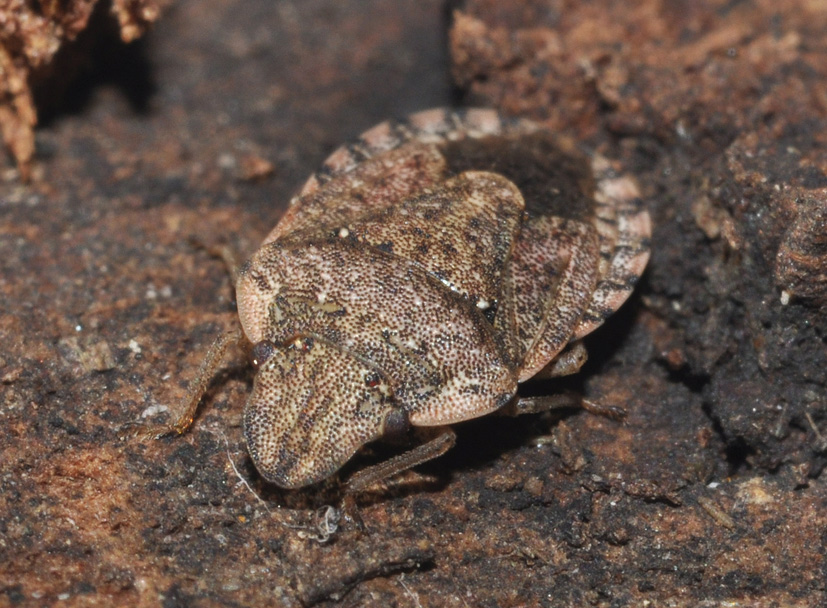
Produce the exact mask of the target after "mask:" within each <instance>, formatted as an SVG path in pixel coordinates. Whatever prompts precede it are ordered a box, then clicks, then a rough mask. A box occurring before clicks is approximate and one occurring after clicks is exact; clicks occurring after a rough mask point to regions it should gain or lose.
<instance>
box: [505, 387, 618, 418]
mask: <svg viewBox="0 0 827 608" xmlns="http://www.w3.org/2000/svg"><path fill="white" fill-rule="evenodd" d="M572 408H580V409H583V410H586V411H587V412H589V413H590V414H594V415H596V416H603V417H605V418H611V419H612V420H623V419H624V418H625V417H626V410H624V409H623V408H622V407H620V406H617V405H602V404H599V403H595V402H593V401H588V400H587V399H583V398H582V397H581V396H579V395H576V394H574V393H568V392H566V393H557V394H554V395H541V396H537V397H521V398H520V399H516V400H514V401H512V402H511V403H509V404H508V405H507V406H506V407H505V408H503V409H502V410H500V412H502V414H503V415H505V416H522V415H523V414H538V413H541V412H549V411H552V410H563V409H572Z"/></svg>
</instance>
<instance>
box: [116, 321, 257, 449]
mask: <svg viewBox="0 0 827 608" xmlns="http://www.w3.org/2000/svg"><path fill="white" fill-rule="evenodd" d="M243 336H244V334H243V332H242V331H241V329H233V330H230V331H227V332H224V333H223V334H221V335H220V336H218V338H216V340H215V342H213V343H212V346H210V349H209V350H208V351H207V354H206V356H205V357H204V360H203V361H202V362H201V367H199V369H198V373H196V375H195V377H194V378H193V379H192V380H191V381H190V383H189V386H188V387H187V396H186V397H185V398H184V399H183V400H182V401H181V403H180V404H179V405H178V406H177V407H176V408H175V410H174V411H175V412H177V414H178V415H177V416H176V417H175V418H173V420H172V421H171V422H168V423H166V424H158V425H147V424H142V423H137V424H134V425H127V426H132V427H133V428H134V427H137V428H135V431H136V434H138V435H141V436H144V437H148V438H149V437H154V438H158V437H162V436H164V435H168V434H170V433H176V434H178V435H182V434H184V433H185V432H186V431H187V429H188V428H189V427H191V426H192V423H193V422H194V420H195V412H196V411H197V410H198V404H199V403H201V398H202V397H203V396H204V394H205V393H206V392H207V388H208V387H209V384H210V382H211V381H212V379H213V378H214V377H215V373H216V371H218V368H219V367H220V366H221V363H222V361H223V359H224V354H225V353H226V352H227V349H228V348H229V347H230V346H232V345H234V344H238V343H239V342H241V340H242V339H243Z"/></svg>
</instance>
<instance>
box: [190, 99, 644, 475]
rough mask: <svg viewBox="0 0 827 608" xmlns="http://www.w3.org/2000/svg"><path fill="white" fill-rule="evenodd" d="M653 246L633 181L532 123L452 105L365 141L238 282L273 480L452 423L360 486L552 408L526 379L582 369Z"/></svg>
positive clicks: (254, 444)
mask: <svg viewBox="0 0 827 608" xmlns="http://www.w3.org/2000/svg"><path fill="white" fill-rule="evenodd" d="M649 237H650V220H649V215H648V213H647V212H646V210H645V209H644V208H643V206H642V204H641V200H640V196H639V193H638V189H637V187H636V185H635V182H634V181H633V180H632V179H631V178H630V177H627V176H622V175H618V174H617V173H616V172H615V170H614V168H613V167H612V166H611V164H610V163H609V162H608V161H607V160H606V159H604V158H602V157H600V156H593V157H591V158H588V157H586V156H584V155H583V154H581V153H579V152H578V151H577V149H576V146H575V145H574V144H573V143H572V142H571V141H570V140H568V139H566V138H561V137H555V136H554V135H552V134H550V133H548V132H547V131H545V130H543V129H542V128H540V127H539V126H538V125H536V124H535V123H531V122H528V121H524V120H512V119H507V118H504V117H502V116H500V115H499V114H498V113H496V112H495V111H492V110H482V109H469V110H463V111H453V110H444V109H436V110H429V111H425V112H420V113H418V114H414V115H412V116H410V117H409V118H407V119H406V120H402V121H395V122H385V123H382V124H380V125H378V126H376V127H374V128H372V129H370V130H369V131H367V132H365V133H363V134H362V135H361V136H360V137H359V138H358V139H357V140H356V141H355V142H354V143H352V144H349V145H346V146H344V147H342V148H340V149H338V150H337V151H336V152H334V153H333V154H332V155H331V156H330V157H329V158H328V159H327V160H326V161H325V163H324V165H323V167H322V169H321V170H320V171H319V172H317V173H316V174H315V175H313V176H312V177H310V179H309V180H308V181H307V182H306V183H305V185H304V187H303V188H302V189H301V191H300V193H299V194H298V195H297V196H296V197H294V198H293V200H292V201H291V202H290V207H289V209H288V210H287V212H286V213H285V215H284V217H283V218H282V219H281V221H280V222H279V223H278V224H277V225H276V227H275V228H274V229H273V231H272V232H271V233H270V234H269V235H268V236H267V238H266V239H265V241H264V243H263V244H262V246H261V248H260V249H259V250H258V251H257V252H256V253H255V254H254V255H253V257H252V258H251V259H250V260H249V261H248V262H247V263H246V264H244V265H243V267H242V268H241V271H240V273H239V278H238V283H237V286H236V292H237V299H238V313H239V317H240V320H241V325H242V328H243V332H244V335H245V336H246V338H247V339H248V340H249V341H250V342H251V343H252V344H253V345H254V347H253V351H252V352H253V357H252V359H253V364H254V365H255V367H256V368H257V374H256V377H255V382H254V386H253V391H252V394H251V395H250V398H249V401H248V402H247V406H246V408H245V412H244V434H245V437H246V440H247V445H248V448H249V452H250V454H251V456H252V459H253V461H254V462H255V465H256V467H257V468H258V470H259V471H260V473H261V474H262V475H263V476H264V478H265V479H267V480H269V481H271V482H274V483H276V484H278V485H279V486H282V487H286V488H296V487H301V486H305V485H308V484H312V483H315V482H318V481H320V480H323V479H325V478H327V477H328V476H330V475H331V474H333V473H334V472H335V471H337V470H338V469H339V468H340V467H341V466H342V465H343V464H344V463H345V462H346V461H347V460H348V459H350V457H351V456H353V454H354V453H355V452H356V451H357V450H359V448H361V447H362V446H363V445H365V444H366V443H368V442H371V441H373V440H375V439H378V438H380V437H383V436H384V435H388V434H399V433H400V432H404V431H405V430H407V429H408V428H409V427H410V426H414V427H440V432H436V433H434V435H435V436H436V438H435V439H433V440H432V441H430V442H427V443H424V444H423V445H421V446H420V447H419V448H416V449H415V450H413V451H412V452H409V453H407V454H405V455H402V456H400V457H397V458H395V459H392V460H391V461H389V462H388V463H387V464H385V465H378V466H377V467H375V469H374V470H373V471H372V472H371V473H370V474H368V475H364V474H362V475H361V476H360V474H357V475H356V476H355V479H354V480H353V481H352V483H351V486H352V487H356V488H360V487H363V486H364V485H365V483H366V482H367V481H368V480H370V479H376V478H378V477H382V476H386V475H388V474H393V473H395V472H398V471H401V470H404V469H406V468H409V467H410V466H413V465H415V464H417V463H419V462H422V461H424V460H427V459H429V458H432V457H434V456H437V455H439V454H441V453H443V452H444V451H445V450H447V449H448V448H449V447H451V445H453V437H454V435H453V433H452V432H451V431H450V429H447V428H445V429H444V432H442V430H441V427H446V425H451V424H454V423H457V422H461V421H463V420H468V419H471V418H476V417H479V416H483V415H485V414H489V413H491V412H495V411H498V410H499V411H503V410H508V411H512V412H514V413H519V412H521V411H523V410H530V411H536V410H537V409H541V408H542V407H543V405H542V400H539V401H538V400H537V399H536V398H535V399H533V400H525V399H520V398H519V397H518V396H517V387H518V384H519V383H521V382H524V381H526V380H528V379H529V378H532V377H535V376H537V375H544V376H556V375H565V374H570V373H573V372H575V371H577V369H579V367H580V366H581V365H582V363H583V361H584V360H585V351H584V349H583V347H582V344H581V342H580V339H581V338H582V337H583V336H585V335H586V334H588V333H590V332H591V331H592V330H594V329H595V328H597V327H598V326H599V325H600V324H601V323H603V321H604V320H605V319H606V318H607V317H608V316H609V315H610V314H611V313H612V312H613V311H615V310H616V309H617V308H618V307H619V306H620V305H621V304H622V303H623V302H624V301H625V300H626V298H627V297H628V295H629V294H630V293H631V291H632V288H633V286H634V284H635V282H636V281H637V280H638V278H639V277H640V275H641V273H642V272H643V269H644V267H645V266H646V263H647V260H648V257H649ZM222 350H223V348H222V347H219V348H217V349H214V351H213V353H212V354H211V356H212V358H213V360H217V358H218V357H220V352H221V351H222ZM216 353H218V354H216ZM207 367H209V365H207ZM202 384H203V382H202ZM199 396H200V395H199ZM195 403H197V399H196V400H195ZM538 403H539V406H538ZM193 411H194V405H193V407H192V408H190V411H189V412H188V417H187V415H184V416H182V418H181V419H180V420H179V422H178V423H177V424H178V426H177V427H176V428H177V429H178V430H179V431H181V430H182V429H183V428H186V426H188V425H189V424H190V423H191V420H192V413H193Z"/></svg>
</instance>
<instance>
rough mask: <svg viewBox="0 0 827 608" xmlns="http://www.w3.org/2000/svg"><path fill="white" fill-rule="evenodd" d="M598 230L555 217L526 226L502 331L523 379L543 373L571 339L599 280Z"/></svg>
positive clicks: (510, 269)
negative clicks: (541, 371) (543, 369)
mask: <svg viewBox="0 0 827 608" xmlns="http://www.w3.org/2000/svg"><path fill="white" fill-rule="evenodd" d="M597 253H598V237H597V233H596V231H595V230H594V228H593V227H592V226H591V225H589V224H586V223H583V222H579V221H577V220H567V219H563V218H560V217H556V216H539V217H535V218H532V219H531V220H530V221H529V222H527V223H526V224H525V225H524V226H523V231H522V233H521V234H520V238H519V239H518V240H517V242H516V244H515V248H514V252H513V254H512V257H511V261H510V263H509V266H508V277H507V280H506V289H507V290H508V291H509V293H508V295H507V297H504V298H503V304H502V306H501V308H500V311H499V312H498V315H497V320H496V326H497V329H498V330H499V333H500V334H501V335H503V336H505V338H506V339H507V340H508V341H509V344H508V346H509V351H510V353H511V355H512V357H513V358H514V359H515V360H516V361H517V362H518V363H519V381H520V382H523V381H525V380H527V379H528V378H530V377H531V376H533V375H534V374H536V373H537V372H538V371H540V370H541V369H542V368H543V367H545V366H546V364H548V363H549V361H551V360H552V359H553V358H554V357H556V356H557V354H558V353H559V352H560V351H561V350H563V348H565V346H566V344H568V343H569V341H570V339H571V336H572V333H573V331H574V328H575V327H576V326H577V324H578V322H579V321H580V318H581V316H582V314H583V311H584V310H585V309H586V307H587V306H588V304H589V302H590V301H591V298H592V293H593V291H594V286H595V283H596V281H597V272H598V268H597V260H598V255H597Z"/></svg>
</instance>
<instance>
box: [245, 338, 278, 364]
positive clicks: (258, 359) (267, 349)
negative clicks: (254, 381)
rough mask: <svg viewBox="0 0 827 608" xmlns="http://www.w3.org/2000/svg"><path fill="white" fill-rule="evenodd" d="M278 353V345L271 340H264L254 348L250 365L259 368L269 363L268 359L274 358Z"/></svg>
mask: <svg viewBox="0 0 827 608" xmlns="http://www.w3.org/2000/svg"><path fill="white" fill-rule="evenodd" d="M274 352H276V345H275V344H273V343H272V342H270V340H262V341H261V342H257V343H256V345H255V346H253V352H251V353H250V363H252V364H253V367H256V368H259V367H261V366H262V365H264V364H265V363H266V362H267V359H269V358H270V357H272V356H273V353H274Z"/></svg>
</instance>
